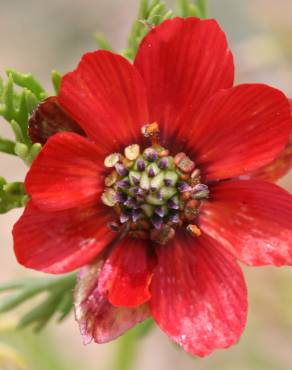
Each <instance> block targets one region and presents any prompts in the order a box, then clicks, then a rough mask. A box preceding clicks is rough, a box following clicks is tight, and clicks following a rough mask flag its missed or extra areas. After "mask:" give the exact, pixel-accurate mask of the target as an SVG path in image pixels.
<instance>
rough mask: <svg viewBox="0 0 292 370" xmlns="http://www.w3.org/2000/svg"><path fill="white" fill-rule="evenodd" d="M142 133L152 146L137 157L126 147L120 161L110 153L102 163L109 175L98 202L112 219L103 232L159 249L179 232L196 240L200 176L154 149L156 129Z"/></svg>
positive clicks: (204, 190)
mask: <svg viewBox="0 0 292 370" xmlns="http://www.w3.org/2000/svg"><path fill="white" fill-rule="evenodd" d="M142 133H143V135H144V136H145V137H149V138H150V139H151V142H152V145H151V146H150V147H148V148H146V149H145V150H144V151H143V152H141V149H140V146H139V145H138V144H132V145H129V146H127V147H126V148H125V150H124V155H122V154H120V153H112V154H110V155H108V156H107V157H106V158H105V161H104V164H105V166H106V167H107V168H110V169H111V173H110V174H109V175H108V176H107V177H106V178H105V186H106V187H105V190H104V192H103V194H102V197H101V199H102V202H103V203H104V204H105V205H106V206H109V207H113V208H114V209H115V211H116V214H117V218H116V220H115V221H113V222H111V223H110V224H109V227H110V228H111V229H112V230H113V231H116V232H121V233H128V235H130V236H132V237H133V238H139V239H150V240H153V241H155V242H157V243H160V244H165V243H166V242H167V241H169V240H171V239H172V238H173V237H174V236H175V233H176V230H177V229H178V228H179V227H186V229H187V230H188V231H189V232H190V233H191V234H193V235H195V236H199V235H200V233H201V232H200V229H199V228H198V227H197V226H196V225H195V223H194V222H195V220H196V218H197V216H198V213H199V208H200V204H201V201H202V200H204V199H206V198H207V197H208V196H209V189H208V186H207V185H205V184H202V183H201V176H200V170H199V169H198V168H196V166H195V163H194V162H193V161H192V160H191V159H190V158H189V157H188V156H187V155H186V154H185V153H178V154H176V155H175V156H171V155H170V153H169V150H168V149H166V148H163V147H162V146H160V145H159V143H158V133H159V129H158V125H157V124H156V123H154V124H150V125H146V126H144V127H143V128H142Z"/></svg>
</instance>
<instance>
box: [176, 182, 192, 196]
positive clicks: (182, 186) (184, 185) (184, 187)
mask: <svg viewBox="0 0 292 370" xmlns="http://www.w3.org/2000/svg"><path fill="white" fill-rule="evenodd" d="M177 188H178V190H179V191H180V192H181V193H183V192H185V191H191V190H192V187H191V186H190V185H189V184H188V183H187V182H183V181H179V182H178V184H177Z"/></svg>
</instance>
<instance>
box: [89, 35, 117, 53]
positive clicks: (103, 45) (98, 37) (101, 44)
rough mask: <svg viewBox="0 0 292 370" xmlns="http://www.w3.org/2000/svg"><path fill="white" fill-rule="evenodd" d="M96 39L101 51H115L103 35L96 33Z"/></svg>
mask: <svg viewBox="0 0 292 370" xmlns="http://www.w3.org/2000/svg"><path fill="white" fill-rule="evenodd" d="M94 38H95V41H96V43H97V46H98V47H99V49H103V50H109V51H113V48H112V47H111V45H110V43H109V41H108V40H107V39H106V37H105V36H104V35H103V34H102V33H96V34H95V35H94Z"/></svg>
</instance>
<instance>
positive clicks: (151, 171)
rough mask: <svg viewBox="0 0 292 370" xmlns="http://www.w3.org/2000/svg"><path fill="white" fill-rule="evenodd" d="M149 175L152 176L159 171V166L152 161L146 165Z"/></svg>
mask: <svg viewBox="0 0 292 370" xmlns="http://www.w3.org/2000/svg"><path fill="white" fill-rule="evenodd" d="M147 172H148V176H149V177H154V176H156V175H157V174H158V173H159V168H158V166H157V164H156V163H152V164H150V165H149V166H148V167H147Z"/></svg>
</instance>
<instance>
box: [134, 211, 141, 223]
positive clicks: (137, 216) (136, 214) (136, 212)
mask: <svg viewBox="0 0 292 370" xmlns="http://www.w3.org/2000/svg"><path fill="white" fill-rule="evenodd" d="M141 215H142V211H141V209H134V210H133V211H132V220H133V222H137V221H138V220H139V218H140V217H141Z"/></svg>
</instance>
